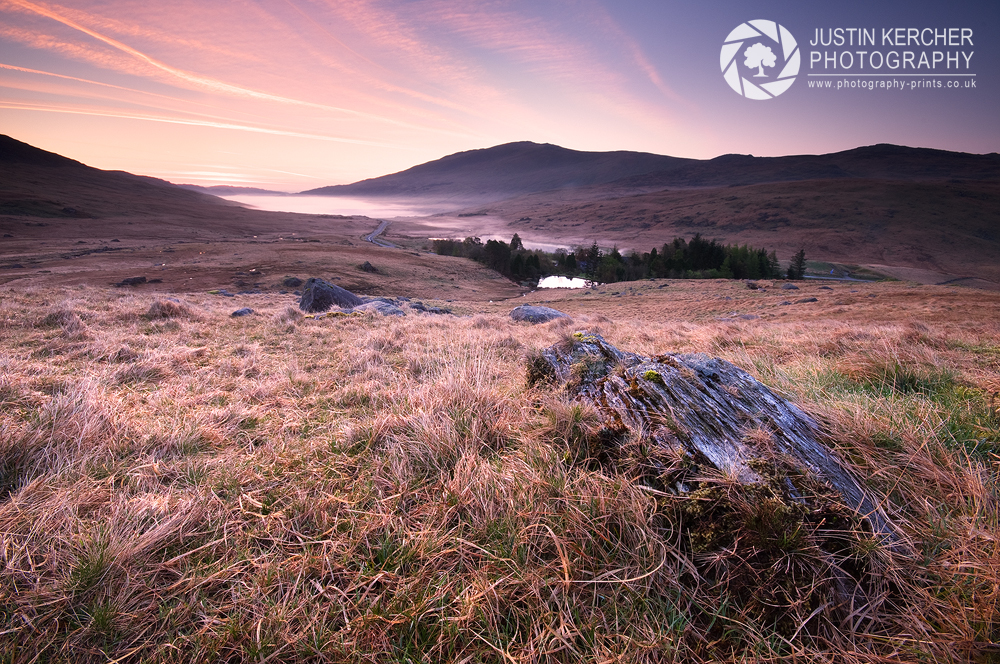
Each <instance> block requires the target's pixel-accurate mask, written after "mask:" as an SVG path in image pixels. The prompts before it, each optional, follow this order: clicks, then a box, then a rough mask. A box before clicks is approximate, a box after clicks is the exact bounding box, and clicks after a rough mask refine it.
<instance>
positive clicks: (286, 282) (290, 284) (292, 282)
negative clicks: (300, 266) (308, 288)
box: [281, 277, 302, 288]
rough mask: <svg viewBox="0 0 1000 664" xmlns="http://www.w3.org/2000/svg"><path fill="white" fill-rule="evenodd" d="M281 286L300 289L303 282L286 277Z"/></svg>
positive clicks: (296, 278)
mask: <svg viewBox="0 0 1000 664" xmlns="http://www.w3.org/2000/svg"><path fill="white" fill-rule="evenodd" d="M281 285H282V286H284V287H286V288H298V287H299V286H301V285H302V280H301V279H299V278H298V277H285V278H284V279H282V280H281Z"/></svg>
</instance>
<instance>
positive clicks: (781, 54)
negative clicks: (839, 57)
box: [719, 19, 801, 99]
mask: <svg viewBox="0 0 1000 664" xmlns="http://www.w3.org/2000/svg"><path fill="white" fill-rule="evenodd" d="M800 61H801V56H800V49H799V46H798V44H797V43H796V42H795V37H793V36H792V33H791V32H789V31H788V29H787V28H785V27H784V26H783V25H778V24H777V23H775V22H774V21H767V20H764V19H757V20H755V21H747V22H746V23H741V24H740V25H739V26H737V28H736V29H735V30H733V31H732V32H730V33H729V36H728V37H726V43H725V44H723V45H722V52H721V53H720V54H719V64H720V65H721V67H722V76H723V78H725V79H726V83H728V84H729V87H731V88H732V89H733V90H735V91H736V92H737V94H740V95H742V96H744V97H746V98H747V99H771V98H773V97H777V96H778V95H780V94H781V93H782V92H784V91H785V90H787V89H788V88H790V87H791V86H792V83H794V82H795V77H796V76H797V75H798V73H799V64H800ZM740 63H743V67H744V70H743V73H741V72H740ZM765 68H767V69H770V70H771V71H770V72H766V71H764V70H765ZM775 72H778V73H777V75H775ZM750 79H753V80H750Z"/></svg>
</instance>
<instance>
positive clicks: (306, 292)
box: [299, 277, 365, 314]
mask: <svg viewBox="0 0 1000 664" xmlns="http://www.w3.org/2000/svg"><path fill="white" fill-rule="evenodd" d="M364 303H365V301H364V300H362V299H361V298H360V297H358V296H357V295H355V294H354V293H352V292H351V291H349V290H345V289H343V288H341V287H340V286H336V285H334V284H331V283H328V282H326V281H323V280H322V279H317V278H316V277H312V278H311V279H309V280H308V281H306V283H305V286H304V287H303V289H302V298H301V299H300V300H299V309H301V310H302V311H305V312H306V313H311V314H313V313H319V312H322V311H328V310H329V309H331V308H333V307H334V306H338V307H343V308H348V309H349V308H351V307H357V306H360V305H362V304H364Z"/></svg>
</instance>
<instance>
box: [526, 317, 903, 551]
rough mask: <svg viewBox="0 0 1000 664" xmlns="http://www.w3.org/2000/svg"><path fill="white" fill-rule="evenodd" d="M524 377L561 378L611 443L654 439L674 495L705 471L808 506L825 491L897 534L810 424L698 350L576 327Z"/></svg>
mask: <svg viewBox="0 0 1000 664" xmlns="http://www.w3.org/2000/svg"><path fill="white" fill-rule="evenodd" d="M528 380H529V383H531V384H536V383H539V382H555V383H557V384H562V385H563V386H564V387H565V389H566V390H567V391H568V392H569V393H570V394H571V395H572V396H573V397H574V398H575V399H576V400H579V401H582V402H585V403H589V404H591V405H592V406H593V407H594V408H595V409H596V410H597V412H598V414H599V415H600V417H601V418H602V419H603V420H604V426H605V428H606V430H608V431H609V432H610V433H613V434H614V436H615V438H616V439H617V440H621V441H625V440H631V441H633V442H636V441H639V442H640V443H641V445H642V446H646V445H655V446H657V447H659V448H661V449H663V450H665V451H669V452H670V454H669V455H668V456H669V457H670V458H677V459H682V460H683V462H682V463H679V464H678V465H676V466H672V467H671V468H664V469H662V471H661V472H660V475H661V478H663V477H664V476H665V477H666V479H664V480H663V481H664V482H666V484H665V486H666V487H667V488H670V487H673V488H672V489H671V491H673V492H676V493H684V492H686V491H687V489H685V488H684V487H685V483H686V482H693V483H696V482H697V477H699V476H700V475H704V472H703V470H704V469H707V468H714V469H716V470H718V471H721V472H722V474H723V476H725V477H730V478H734V479H736V480H737V481H738V482H739V483H740V484H745V485H754V484H757V485H767V486H769V487H771V490H773V491H776V492H780V493H781V494H783V496H784V498H785V499H786V500H787V501H789V504H800V505H806V506H811V503H810V501H813V500H820V499H819V498H817V496H819V495H820V494H822V493H824V491H826V492H827V493H829V488H830V487H832V489H833V490H835V491H836V494H839V496H840V498H841V499H842V501H843V504H844V505H846V506H847V507H849V508H850V509H851V510H853V511H854V512H855V514H856V515H857V517H858V518H864V519H866V520H867V521H868V522H869V524H870V525H871V527H872V530H873V531H874V532H875V533H878V534H880V535H883V536H885V537H888V538H890V539H891V538H894V537H895V534H894V531H893V530H892V528H891V526H890V523H889V520H888V518H887V517H886V515H885V514H884V513H883V512H882V510H881V508H880V507H879V506H878V501H877V500H875V499H874V498H873V497H872V496H871V495H869V492H868V491H867V490H866V489H865V488H864V487H863V486H862V484H861V483H860V481H859V480H858V479H857V478H856V477H855V476H854V475H853V473H852V472H851V471H850V469H849V468H848V467H847V466H846V465H845V464H844V462H843V461H842V460H841V459H840V457H839V456H838V455H837V453H836V452H835V451H834V450H832V449H831V448H829V447H827V446H826V445H825V444H824V443H823V442H822V440H821V439H822V435H823V434H822V432H821V430H820V427H819V424H818V423H817V422H816V420H814V419H813V418H812V417H810V416H809V415H808V414H806V413H805V412H804V411H803V410H802V409H800V408H799V407H798V406H796V405H795V404H793V403H791V402H789V401H787V400H785V399H783V398H781V397H780V396H778V395H777V394H775V393H774V392H772V391H771V390H770V389H769V388H768V387H767V386H766V385H764V384H763V383H761V382H759V381H757V380H756V379H755V378H754V377H753V376H751V375H750V374H748V373H747V372H746V371H743V370H742V369H740V368H738V367H736V366H735V365H733V364H731V363H729V362H727V361H725V360H722V359H719V358H712V357H709V356H708V355H704V354H700V353H698V354H691V353H683V354H681V353H665V354H663V355H657V356H655V357H652V358H650V357H644V356H642V355H636V354H633V353H627V352H622V351H620V350H618V349H617V348H615V347H614V346H612V345H611V344H609V343H608V342H607V341H605V340H604V339H603V338H602V337H601V336H600V335H598V334H588V333H586V332H576V333H574V334H573V336H572V338H571V339H568V340H566V341H564V342H562V343H559V344H556V345H554V346H552V347H550V348H548V349H546V350H544V351H542V352H541V353H540V354H539V355H537V356H535V357H534V358H532V359H530V360H529V364H528ZM748 432H757V433H756V434H755V435H750V434H748ZM643 441H644V442H643ZM778 468H781V469H782V472H781V473H780V475H779V474H778V473H777V472H776V470H777V469H778ZM671 476H673V479H671ZM670 482H673V484H671V483H670ZM823 487H827V489H825V490H824V489H823Z"/></svg>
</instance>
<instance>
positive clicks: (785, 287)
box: [781, 284, 799, 290]
mask: <svg viewBox="0 0 1000 664" xmlns="http://www.w3.org/2000/svg"><path fill="white" fill-rule="evenodd" d="M798 289H799V287H798V286H796V285H795V284H781V290H798Z"/></svg>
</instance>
